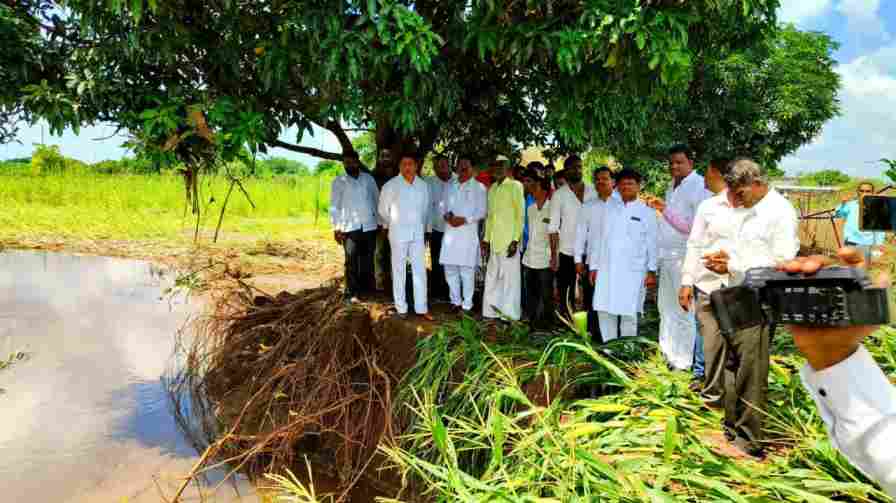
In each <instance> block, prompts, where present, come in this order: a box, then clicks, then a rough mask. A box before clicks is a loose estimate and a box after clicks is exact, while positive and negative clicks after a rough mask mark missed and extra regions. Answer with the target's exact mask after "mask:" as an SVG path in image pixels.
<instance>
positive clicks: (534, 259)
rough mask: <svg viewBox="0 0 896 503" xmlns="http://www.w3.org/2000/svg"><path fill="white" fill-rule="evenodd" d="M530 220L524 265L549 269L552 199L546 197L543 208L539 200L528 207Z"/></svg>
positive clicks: (531, 267)
mask: <svg viewBox="0 0 896 503" xmlns="http://www.w3.org/2000/svg"><path fill="white" fill-rule="evenodd" d="M526 212H527V215H526V218H527V219H528V220H529V243H528V246H526V253H525V254H523V265H524V266H526V267H528V268H530V269H547V268H548V267H550V266H551V238H550V233H549V232H548V228H549V227H550V223H551V200H550V199H545V201H544V205H543V206H542V207H541V209H539V208H538V201H536V202H534V203H532V204H531V205H529V207H528V208H527V209H526Z"/></svg>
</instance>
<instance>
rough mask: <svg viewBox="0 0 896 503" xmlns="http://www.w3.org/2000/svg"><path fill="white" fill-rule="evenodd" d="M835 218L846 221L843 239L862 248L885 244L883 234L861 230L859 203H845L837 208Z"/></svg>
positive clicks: (855, 201)
mask: <svg viewBox="0 0 896 503" xmlns="http://www.w3.org/2000/svg"><path fill="white" fill-rule="evenodd" d="M834 217H836V218H842V219H845V220H846V224H845V225H844V226H843V239H844V240H845V241H849V242H850V243H853V244H857V245H861V246H873V245H881V244H883V243H884V237H885V234H884V233H883V232H872V231H861V230H859V201H857V200H853V201H849V202H847V203H843V204H841V205H840V207H839V208H837V211H836V213H834Z"/></svg>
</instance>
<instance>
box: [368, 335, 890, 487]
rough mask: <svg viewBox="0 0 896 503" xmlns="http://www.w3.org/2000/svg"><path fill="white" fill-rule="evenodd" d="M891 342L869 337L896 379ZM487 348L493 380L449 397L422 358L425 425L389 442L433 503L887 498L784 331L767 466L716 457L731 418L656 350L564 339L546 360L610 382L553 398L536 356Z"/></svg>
mask: <svg viewBox="0 0 896 503" xmlns="http://www.w3.org/2000/svg"><path fill="white" fill-rule="evenodd" d="M460 330H465V329H464V328H461V329H460ZM566 337H568V334H567V336H566ZM894 337H896V331H894V330H893V329H890V328H885V329H883V330H881V331H879V332H878V333H877V334H876V335H875V336H874V337H872V338H871V339H870V340H869V341H868V343H867V346H868V347H869V349H870V350H871V351H872V353H873V354H874V355H875V358H876V359H877V361H878V362H880V363H881V365H882V366H883V368H884V370H885V371H886V372H887V373H888V374H889V375H891V376H892V375H894V374H896V365H894V364H896V343H894ZM430 344H431V345H433V346H435V345H436V344H435V343H430ZM480 344H481V346H482V349H481V350H480V353H481V355H478V356H475V357H474V358H475V359H477V360H478V359H480V358H483V357H484V358H487V359H491V360H492V362H491V363H490V364H489V365H486V364H484V363H482V362H480V363H478V364H477V368H485V367H487V368H488V370H487V371H485V376H474V377H472V378H471V377H469V376H466V375H464V374H460V373H458V374H456V375H458V376H462V377H461V378H460V379H456V380H455V382H454V383H452V384H451V385H450V386H449V387H448V390H447V391H446V390H444V389H442V386H441V385H439V384H438V383H437V382H429V381H427V380H426V378H427V377H430V378H431V377H434V376H438V375H440V374H441V373H444V372H433V371H429V370H426V369H427V367H426V366H425V365H424V366H422V367H421V366H418V367H416V368H415V369H414V370H412V371H411V372H410V373H409V376H408V377H406V378H405V381H404V383H403V387H402V389H401V390H400V392H401V393H405V394H408V393H409V391H408V388H409V387H410V389H411V391H410V394H411V395H412V396H413V397H414V400H413V401H412V402H411V403H410V404H406V406H410V407H411V410H412V413H413V414H414V416H415V421H414V422H413V423H412V427H411V429H410V430H409V431H407V432H406V434H405V435H404V437H403V438H402V439H401V441H400V442H398V443H397V444H396V445H385V446H381V449H382V451H383V452H384V453H385V454H386V455H387V456H388V457H389V459H390V460H391V461H392V462H393V463H394V464H395V466H396V467H397V468H398V469H399V470H401V471H402V472H403V473H404V474H405V475H406V476H410V477H411V478H412V479H414V480H416V481H417V482H418V484H419V485H418V486H417V487H418V488H419V489H421V490H422V491H424V492H427V493H428V494H429V495H430V496H431V497H432V499H433V500H434V501H438V502H451V501H514V502H557V503H560V502H565V501H608V502H629V501H632V502H633V501H656V502H659V501H692V502H703V501H736V502H755V501H808V502H831V501H838V500H839V501H842V500H848V501H890V498H889V497H888V496H886V494H884V493H883V492H881V491H880V490H879V489H878V488H876V487H875V486H874V484H873V483H871V482H870V481H869V480H868V479H867V478H865V477H864V476H863V475H862V474H861V473H859V472H858V471H857V470H856V469H855V468H853V467H852V466H850V464H849V463H848V461H846V459H845V458H843V457H842V456H841V455H840V454H839V453H838V452H837V451H836V450H835V449H834V448H833V447H832V446H831V444H830V442H829V441H828V440H827V436H826V433H825V429H824V425H823V423H822V421H821V419H820V418H819V416H818V413H817V410H816V408H815V405H814V402H813V401H812V400H811V398H810V397H809V396H808V394H807V393H806V391H805V390H804V389H803V387H802V385H801V383H800V381H799V376H798V369H799V367H801V365H802V362H803V361H802V359H801V358H800V357H799V356H797V355H795V354H794V353H793V346H792V340H791V338H790V337H789V335H788V334H786V333H781V332H779V333H778V335H777V337H776V339H775V350H774V355H775V356H774V357H773V362H772V369H771V374H770V379H769V405H768V411H767V413H768V418H767V420H766V423H767V430H768V431H769V436H770V437H771V439H772V441H773V444H772V448H771V449H770V454H769V456H768V459H767V460H766V461H764V462H757V461H754V460H752V459H738V458H732V457H729V456H728V455H725V454H722V453H720V452H718V451H717V450H716V448H715V446H716V445H720V443H719V442H716V441H715V440H713V439H714V438H717V439H719V440H720V442H723V441H721V438H722V436H721V431H720V427H719V425H720V422H721V413H720V412H718V411H714V410H710V409H707V408H706V407H704V406H703V404H702V402H701V400H700V399H699V397H698V396H697V395H695V394H694V393H693V392H691V391H689V390H688V387H687V385H688V382H689V376H688V374H686V373H683V372H670V371H669V370H668V369H667V368H666V366H665V363H664V362H663V361H662V358H661V357H659V356H658V355H657V354H656V353H655V352H653V351H651V352H650V353H651V354H650V355H649V357H647V358H644V357H643V356H644V355H634V356H635V357H634V358H632V356H633V355H632V354H631V353H630V352H628V353H625V352H619V351H618V350H616V349H614V348H615V345H609V347H607V346H605V347H602V348H592V347H590V346H589V345H588V344H584V343H582V342H581V341H580V340H576V339H574V338H572V339H566V340H564V336H561V337H560V338H559V339H558V340H556V341H554V342H553V343H552V344H551V345H550V346H548V347H547V348H546V349H545V350H544V353H543V356H542V358H541V359H540V361H539V365H538V367H537V368H539V369H546V368H549V367H550V363H551V362H552V361H554V363H555V364H558V365H564V364H563V363H562V362H560V361H555V358H556V355H555V354H554V353H555V352H556V351H559V350H564V351H567V352H566V353H565V355H564V358H565V359H566V361H568V362H577V361H581V358H583V357H584V358H586V359H587V360H589V361H590V362H591V366H592V368H593V369H594V370H595V372H597V373H602V374H603V375H604V376H605V379H606V380H607V382H608V383H610V384H612V386H610V387H609V388H607V389H605V390H602V391H601V392H599V393H597V394H595V395H594V396H593V397H578V396H576V395H575V394H567V395H565V396H561V398H560V399H558V400H554V401H553V402H551V403H550V404H548V405H547V406H544V405H542V404H538V403H533V401H532V400H531V399H530V397H529V396H528V395H527V394H526V393H525V392H524V391H525V389H526V387H525V383H526V382H527V381H528V380H530V379H531V377H529V376H532V375H533V374H532V372H531V369H532V368H533V362H531V361H526V360H525V359H523V358H521V356H522V355H521V353H520V352H519V351H516V350H508V349H507V348H504V347H502V346H504V345H505V344H506V342H497V343H491V342H490V343H480ZM511 345H513V344H511ZM466 350H467V351H470V348H467V349H466ZM576 353H578V354H576ZM423 362H424V363H425V360H423ZM546 364H547V365H546ZM565 366H566V368H575V367H577V366H578V365H576V364H573V365H565ZM617 366H619V367H622V368H623V369H624V370H625V375H624V376H619V375H618V374H617V368H616V367H617ZM536 374H537V373H536ZM555 375H559V376H560V377H561V378H562V379H563V380H564V384H573V383H575V382H576V381H577V380H579V378H578V376H577V375H575V373H574V372H573V373H569V372H568V373H566V374H565V375H564V374H555ZM437 381H438V379H437ZM444 381H450V379H445V380H443V382H444ZM433 387H435V389H438V390H439V392H437V393H434V392H432V391H433ZM464 399H465V400H464Z"/></svg>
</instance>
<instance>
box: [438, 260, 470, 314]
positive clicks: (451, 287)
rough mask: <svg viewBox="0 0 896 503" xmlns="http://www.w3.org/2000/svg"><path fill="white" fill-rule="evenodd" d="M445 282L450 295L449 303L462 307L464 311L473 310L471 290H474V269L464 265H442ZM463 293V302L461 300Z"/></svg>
mask: <svg viewBox="0 0 896 503" xmlns="http://www.w3.org/2000/svg"><path fill="white" fill-rule="evenodd" d="M444 267H445V281H447V282H448V291H449V292H450V294H451V303H452V304H454V305H455V306H458V307H462V308H463V309H464V311H469V310H470V309H473V290H474V289H475V283H474V280H475V276H476V268H475V267H472V266H471V267H468V266H465V265H449V264H444ZM461 292H463V300H461Z"/></svg>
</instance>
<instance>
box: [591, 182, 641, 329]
mask: <svg viewBox="0 0 896 503" xmlns="http://www.w3.org/2000/svg"><path fill="white" fill-rule="evenodd" d="M656 220H657V219H656V211H654V210H653V209H651V208H649V207H648V206H647V205H646V204H644V203H642V202H641V201H639V200H634V201H632V202H630V203H628V204H624V203H623V202H621V201H620V202H618V203H617V204H612V205H610V206H609V207H608V208H607V224H606V225H607V230H606V239H604V241H603V243H600V248H601V250H600V251H599V255H598V257H599V259H598V263H597V266H596V267H595V266H594V265H592V266H591V269H592V270H596V271H597V282H596V283H595V294H594V303H593V307H594V310H595V311H604V312H606V313H609V314H616V315H620V316H634V315H635V313H638V312H643V311H644V292H645V289H644V278H645V277H646V276H647V272H648V271H654V272H655V271H656V262H657V254H656V234H657V231H656V227H657V222H656Z"/></svg>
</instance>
